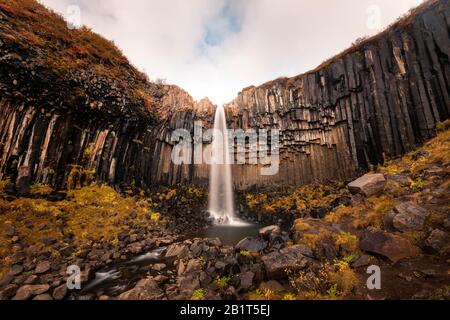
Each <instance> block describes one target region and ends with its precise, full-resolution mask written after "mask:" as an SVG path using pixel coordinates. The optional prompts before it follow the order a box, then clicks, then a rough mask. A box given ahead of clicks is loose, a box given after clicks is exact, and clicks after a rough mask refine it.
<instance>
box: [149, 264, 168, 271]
mask: <svg viewBox="0 0 450 320" xmlns="http://www.w3.org/2000/svg"><path fill="white" fill-rule="evenodd" d="M166 267H167V266H166V265H165V264H164V263H156V264H154V265H153V266H152V269H153V270H155V271H162V270H164V269H165V268H166Z"/></svg>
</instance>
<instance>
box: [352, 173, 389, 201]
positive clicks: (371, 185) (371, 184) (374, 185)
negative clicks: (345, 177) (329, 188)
mask: <svg viewBox="0 0 450 320" xmlns="http://www.w3.org/2000/svg"><path fill="white" fill-rule="evenodd" d="M385 183H386V179H385V178H384V175H382V174H381V173H368V174H366V175H364V176H362V177H360V178H358V179H356V180H355V181H353V182H351V183H349V185H348V188H349V190H350V192H351V193H353V194H363V195H365V196H366V197H370V196H373V195H377V194H380V193H381V192H383V189H384V185H385Z"/></svg>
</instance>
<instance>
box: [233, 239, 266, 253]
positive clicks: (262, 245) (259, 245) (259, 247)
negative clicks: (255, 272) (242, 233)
mask: <svg viewBox="0 0 450 320" xmlns="http://www.w3.org/2000/svg"><path fill="white" fill-rule="evenodd" d="M266 248H267V242H266V241H264V240H262V239H257V238H252V237H247V238H245V239H242V240H241V241H239V243H238V244H237V245H236V249H237V250H243V251H249V252H260V251H263V250H264V249H266Z"/></svg>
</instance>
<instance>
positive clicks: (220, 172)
mask: <svg viewBox="0 0 450 320" xmlns="http://www.w3.org/2000/svg"><path fill="white" fill-rule="evenodd" d="M209 213H210V214H211V217H212V218H213V219H214V222H215V223H216V224H219V225H230V226H244V225H247V224H246V223H244V222H243V221H241V220H239V219H238V218H237V217H236V215H235V210H234V196H233V180H232V176H231V161H230V149H229V142H228V130H227V122H226V117H225V110H224V108H223V107H218V108H217V109H216V115H215V119H214V131H213V141H212V146H211V175H210V183H209Z"/></svg>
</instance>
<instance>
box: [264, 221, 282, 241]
mask: <svg viewBox="0 0 450 320" xmlns="http://www.w3.org/2000/svg"><path fill="white" fill-rule="evenodd" d="M280 234H281V229H280V227H279V226H277V225H273V226H268V227H265V228H262V229H260V230H259V235H260V236H261V237H263V238H264V239H266V240H270V239H272V238H273V237H274V236H279V235H280Z"/></svg>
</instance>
